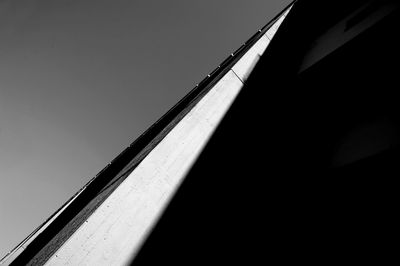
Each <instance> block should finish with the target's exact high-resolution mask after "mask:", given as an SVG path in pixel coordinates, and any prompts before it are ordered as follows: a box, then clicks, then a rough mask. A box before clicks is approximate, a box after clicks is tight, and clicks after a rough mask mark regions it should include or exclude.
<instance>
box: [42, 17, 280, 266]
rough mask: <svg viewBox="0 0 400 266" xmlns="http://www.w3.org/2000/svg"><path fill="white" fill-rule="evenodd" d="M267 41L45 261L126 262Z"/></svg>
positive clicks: (217, 85) (214, 88)
mask: <svg viewBox="0 0 400 266" xmlns="http://www.w3.org/2000/svg"><path fill="white" fill-rule="evenodd" d="M278 22H279V23H280V22H281V20H278ZM278 22H277V23H278ZM277 27H278V26H276V27H275V28H274V31H275V32H276V30H277ZM268 43H269V40H268V38H267V37H266V36H265V35H264V36H263V37H262V38H261V39H260V40H259V41H258V42H257V43H256V44H255V45H254V46H253V47H252V48H251V49H250V51H249V53H247V54H246V55H245V56H244V57H243V58H242V59H241V60H239V61H238V63H237V64H236V65H235V66H234V67H233V70H234V71H235V73H234V72H233V70H230V71H229V72H228V73H227V74H226V75H225V76H224V77H223V78H222V79H221V80H220V81H219V82H218V83H217V84H216V85H215V86H214V87H213V88H212V89H211V90H210V92H209V93H207V94H206V95H205V96H204V97H203V98H202V99H201V100H200V101H199V102H198V103H197V104H196V105H195V106H194V108H193V109H192V110H191V111H190V112H189V113H188V114H187V115H186V116H185V117H184V118H183V119H182V120H181V121H180V122H179V123H178V124H177V125H176V126H175V127H174V128H173V129H172V131H171V132H170V133H169V134H168V135H167V136H166V137H165V138H164V139H163V140H162V141H161V142H160V143H159V144H158V145H157V146H156V147H155V148H154V149H153V150H152V151H151V152H150V153H149V154H148V156H147V157H146V158H145V159H144V160H143V161H142V162H141V163H140V164H139V165H138V166H137V168H136V169H135V170H134V171H133V172H132V173H131V174H130V175H129V176H128V177H127V178H126V180H125V181H124V182H123V183H122V184H121V185H120V186H119V187H118V188H117V189H116V190H115V191H114V192H113V193H112V194H111V195H110V196H109V197H108V198H107V199H106V200H105V201H104V202H103V204H102V205H101V206H100V207H99V208H98V209H97V210H96V211H95V212H94V213H93V214H92V216H90V218H89V219H88V220H87V221H86V222H85V223H84V224H83V225H82V226H81V227H80V228H79V229H78V230H77V231H76V232H75V233H74V234H73V235H72V236H71V237H70V238H69V239H68V240H67V241H66V242H65V243H64V245H63V246H61V248H60V249H59V250H58V251H57V252H56V253H55V254H54V255H53V256H52V257H51V258H50V259H49V261H48V262H47V263H46V265H123V264H126V263H128V262H129V261H130V260H131V259H132V258H133V256H135V254H136V252H137V251H138V249H139V248H140V246H141V244H142V242H143V241H144V239H145V238H146V236H147V235H148V233H149V231H150V230H151V229H152V227H153V226H154V225H155V223H156V222H157V220H158V218H159V216H160V215H161V214H162V212H163V210H164V208H165V207H166V205H167V203H168V202H169V200H170V199H171V197H172V196H173V195H174V192H175V191H176V189H177V188H178V187H179V185H180V183H181V182H182V180H183V179H184V177H185V176H186V173H187V172H188V171H189V170H190V168H191V166H192V165H193V163H194V162H195V161H196V158H197V157H198V155H199V154H200V152H201V151H202V149H203V147H204V146H205V145H206V143H207V141H208V139H209V138H210V136H211V135H212V133H213V132H214V130H215V129H216V127H217V125H218V123H219V122H220V121H221V119H222V118H223V116H224V114H225V113H226V111H227V110H228V109H229V107H230V105H231V104H232V103H233V101H234V99H235V97H236V95H237V94H238V93H239V91H240V89H241V88H242V86H243V83H242V80H246V78H247V76H248V75H249V73H250V72H251V70H252V69H253V68H254V65H255V64H256V62H257V60H258V58H259V56H260V55H261V54H262V53H263V52H264V51H265V48H266V47H267V45H268Z"/></svg>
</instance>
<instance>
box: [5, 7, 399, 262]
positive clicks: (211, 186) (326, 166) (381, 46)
mask: <svg viewBox="0 0 400 266" xmlns="http://www.w3.org/2000/svg"><path fill="white" fill-rule="evenodd" d="M398 7H399V4H398V3H397V1H390V0H380V1H344V0H339V1H338V0H336V1H317V0H298V1H294V2H293V3H292V4H291V5H289V6H288V7H287V8H286V9H285V10H283V11H282V13H281V14H278V15H277V17H276V18H274V19H273V20H272V21H271V22H270V23H268V24H267V25H266V26H265V27H264V28H263V29H261V30H260V31H258V32H257V33H256V34H255V35H254V36H253V37H252V38H250V40H249V41H247V42H246V43H245V44H244V45H243V46H242V47H240V48H239V49H238V50H237V51H236V52H235V53H234V54H232V55H231V56H230V57H228V58H227V60H225V61H224V62H223V63H221V65H220V66H219V67H217V68H216V69H215V70H214V71H213V72H212V73H210V75H209V76H208V77H206V78H205V79H204V80H203V81H202V82H200V83H199V85H198V86H196V88H194V89H193V90H192V91H191V92H190V93H189V94H188V95H187V96H186V97H184V98H183V99H182V100H181V101H180V102H179V103H178V104H177V105H176V106H175V107H174V108H172V109H171V110H170V111H169V112H168V113H167V114H165V115H164V116H163V117H162V118H161V119H160V120H159V121H158V122H157V123H156V124H154V125H153V126H152V127H151V128H149V129H148V130H147V131H146V132H145V133H144V134H143V135H142V136H141V137H140V138H139V139H138V140H137V141H135V142H134V143H133V144H131V146H130V147H128V148H127V149H126V150H125V151H124V152H122V153H121V154H120V155H119V156H118V157H117V158H116V159H115V160H114V161H113V162H111V164H110V165H108V166H107V167H106V168H105V169H104V170H103V171H102V172H100V173H99V174H98V175H97V176H96V177H95V178H94V179H92V180H91V181H90V182H89V183H88V184H87V185H86V186H85V187H84V188H83V189H82V190H81V191H80V192H78V193H77V195H75V196H74V197H73V198H72V199H71V201H69V202H68V203H67V204H66V205H65V206H63V207H62V208H61V209H60V210H59V211H58V212H56V214H55V215H54V216H53V217H51V218H50V220H49V221H47V222H46V223H45V225H44V226H43V227H41V228H39V231H37V232H34V233H33V235H32V236H31V237H28V238H27V239H26V242H23V243H22V244H21V245H20V246H19V247H17V249H16V250H14V251H13V252H12V253H11V254H10V256H9V257H7V258H6V259H7V260H8V262H10V263H11V265H22V264H44V263H47V264H49V265H52V264H55V265H58V264H70V265H75V264H88V265H98V264H106V265H108V264H121V263H131V262H133V263H134V264H135V265H136V264H145V265H152V264H155V263H160V262H162V263H166V264H178V265H186V264H193V263H203V264H204V263H224V264H227V263H247V264H250V263H252V264H255V263H258V262H260V261H265V262H272V263H274V262H280V263H284V262H307V263H310V262H311V263H317V262H318V263H320V262H331V261H332V262H342V261H351V262H353V261H354V262H359V261H368V262H370V261H376V262H378V261H379V262H381V261H383V260H389V259H390V260H393V259H394V258H395V256H394V255H395V246H394V245H393V243H394V241H395V240H396V239H397V230H396V225H397V221H398V218H396V217H397V215H395V206H396V198H397V197H396V183H397V182H396V177H397V176H398V174H399V170H398V167H397V166H398V163H397V161H398V159H399V147H398V143H399V124H400V120H399V115H398V114H399V113H400V112H399V110H398V109H399V104H398V103H397V98H396V96H397V93H396V89H397V87H398V86H397V84H398V79H397V71H398V68H397V64H398V62H399V61H400V60H399V59H400V54H399V51H398V47H400V45H399V40H398V38H397V36H396V32H397V29H398V25H399V24H400V23H399V18H400V16H399V8H398ZM272 37H273V38H272ZM264 50H265V51H264ZM172 196H173V197H172ZM162 211H163V212H162ZM161 213H162V215H161ZM158 218H159V219H158ZM156 220H157V223H156V224H154V221H156ZM6 262H7V261H6Z"/></svg>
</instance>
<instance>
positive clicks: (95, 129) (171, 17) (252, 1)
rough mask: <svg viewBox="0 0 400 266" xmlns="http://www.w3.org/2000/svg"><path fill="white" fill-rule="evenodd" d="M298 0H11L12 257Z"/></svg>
mask: <svg viewBox="0 0 400 266" xmlns="http://www.w3.org/2000/svg"><path fill="white" fill-rule="evenodd" d="M289 2H290V1H289V0H248V1H238V0H230V1H228V0H214V1H211V0H210V1H209V0H203V1H189V0H170V1H161V0H158V1H155V0H137V1H128V0H40V1H39V0H18V1H15V0H14V1H12V0H0V181H1V183H0V257H2V256H3V255H5V253H7V252H8V251H9V250H10V249H11V248H13V247H14V246H15V245H16V244H18V243H19V242H20V241H21V240H22V239H23V238H24V237H26V236H27V235H28V234H29V233H30V232H31V231H33V230H34V229H35V228H36V227H37V226H38V225H39V224H41V223H42V222H43V221H44V220H45V219H46V218H47V217H48V216H49V215H50V214H51V213H52V212H54V211H55V210H56V209H57V208H58V207H60V206H61V204H63V203H64V202H65V201H66V200H67V199H68V198H69V197H70V196H72V194H74V193H75V192H76V191H77V190H79V188H81V187H82V186H83V185H84V184H85V183H86V182H87V181H88V180H89V179H90V178H91V177H93V176H94V175H96V174H97V172H99V170H101V169H102V168H103V167H104V166H105V165H106V164H107V163H108V162H109V161H111V160H112V159H113V158H114V157H115V156H116V155H118V153H119V152H121V151H122V150H123V149H124V148H125V147H126V146H128V145H129V144H130V143H131V142H132V141H133V140H134V139H135V138H136V137H138V136H139V135H140V134H141V133H142V132H143V131H144V130H146V129H147V127H149V126H150V125H151V124H152V123H153V122H155V121H156V120H157V119H158V118H159V117H160V116H161V115H162V114H164V113H165V112H166V111H167V110H168V109H169V108H170V107H172V106H173V105H174V104H175V103H176V102H177V101H178V100H179V99H180V98H182V97H183V96H184V95H185V94H186V93H187V92H188V91H189V90H190V89H192V88H193V87H194V86H195V84H196V83H198V82H199V81H201V80H202V79H203V77H204V76H206V75H207V74H208V73H209V72H211V71H212V70H213V69H214V68H215V67H216V66H218V64H219V63H220V62H221V61H222V60H224V59H225V58H226V57H227V56H228V55H229V54H230V53H231V52H233V51H234V50H236V48H238V47H239V46H240V45H241V44H242V43H243V42H244V41H246V40H247V39H248V38H249V37H250V36H251V35H252V34H253V33H254V32H256V31H257V30H258V29H259V28H260V27H261V26H263V25H264V24H265V23H266V22H268V21H269V20H270V19H271V18H272V17H273V16H275V15H276V14H277V13H278V12H279V11H280V10H282V8H283V7H284V6H286V5H287V4H288V3H289Z"/></svg>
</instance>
